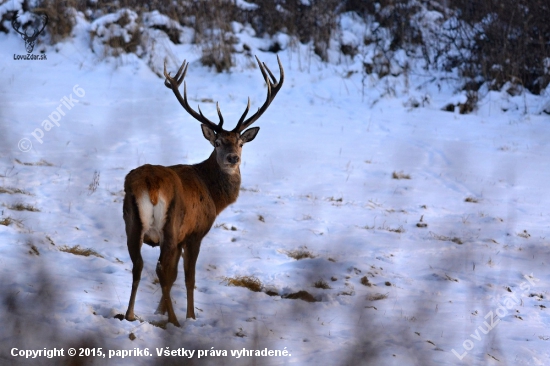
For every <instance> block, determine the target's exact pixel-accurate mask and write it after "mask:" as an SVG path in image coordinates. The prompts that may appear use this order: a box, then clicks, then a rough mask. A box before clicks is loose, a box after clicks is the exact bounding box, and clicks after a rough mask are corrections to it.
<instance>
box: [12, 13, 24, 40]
mask: <svg viewBox="0 0 550 366" xmlns="http://www.w3.org/2000/svg"><path fill="white" fill-rule="evenodd" d="M17 18H18V16H17V15H15V16H14V17H13V18H12V19H11V27H12V28H13V30H14V31H16V32H17V33H19V34H20V35H22V36H23V37H26V36H27V35H26V34H25V33H23V32H20V31H19V30H18V29H17V28H19V26H18V25H15V24H16V23H18V24H19V25H21V23H19V21H17Z"/></svg>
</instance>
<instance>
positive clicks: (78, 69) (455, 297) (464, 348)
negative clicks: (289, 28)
mask: <svg viewBox="0 0 550 366" xmlns="http://www.w3.org/2000/svg"><path fill="white" fill-rule="evenodd" d="M240 4H246V3H245V2H244V1H241V2H240ZM431 16H433V17H434V18H436V19H437V18H438V17H437V16H435V15H434V14H431ZM107 17H108V16H106V17H104V18H101V19H102V20H98V21H96V23H95V24H96V25H94V27H97V28H94V29H97V30H99V29H102V28H101V27H107V26H108V24H111V26H112V25H113V24H114V23H113V22H114V20H115V19H114V18H112V19H111V18H107ZM117 19H118V18H117ZM347 21H348V22H351V20H347ZM78 27H82V29H85V27H86V25H85V24H83V23H79V25H78ZM88 27H89V25H88ZM357 27H360V25H358V26H355V27H354V26H352V25H350V26H349V29H350V31H351V29H354V28H357ZM117 29H118V28H117ZM246 29H247V28H246V27H245V28H243V32H241V33H239V35H238V36H239V39H240V42H241V43H246V44H248V45H249V46H250V47H252V54H257V55H258V57H259V58H260V59H261V60H262V61H264V62H265V63H266V64H267V65H268V66H269V67H270V69H271V70H272V71H273V72H274V73H275V75H276V76H277V75H278V71H277V64H276V58H275V55H274V54H272V53H268V52H262V51H260V50H259V47H256V45H265V42H266V41H265V40H258V39H253V38H252V35H251V34H250V32H248V31H247V30H246ZM123 30H124V29H122V28H120V29H118V30H117V31H120V32H122V31H123ZM122 34H123V33H121V35H122ZM344 37H349V38H350V39H351V35H350V34H348V35H344ZM276 38H277V39H278V40H279V42H280V43H281V44H282V45H284V47H283V48H285V49H284V50H283V51H281V52H280V53H279V56H280V58H281V61H282V63H283V65H284V68H285V75H286V80H285V83H284V86H283V87H282V89H281V91H280V93H279V94H278V95H277V97H276V99H275V100H274V102H273V103H272V104H271V106H270V107H269V110H268V111H267V112H266V113H265V114H264V115H263V116H262V117H261V119H260V120H259V121H258V122H256V124H255V125H257V126H260V127H261V131H260V132H259V134H258V137H257V138H256V139H255V140H254V141H253V142H251V143H250V144H247V145H246V147H245V148H244V152H243V156H242V159H243V163H242V166H241V172H242V182H243V183H242V190H241V193H240V197H239V199H238V200H237V202H236V203H235V204H233V205H231V206H230V207H229V208H227V209H226V210H225V211H224V212H222V213H221V214H220V216H219V217H218V218H217V220H216V223H215V225H214V227H213V228H212V230H211V231H210V233H209V234H208V235H207V236H206V237H205V238H204V240H203V242H202V247H201V253H200V255H199V259H198V263H197V285H196V286H197V288H196V289H195V306H196V308H197V309H196V314H197V319H196V320H184V317H185V312H186V301H185V296H186V295H185V285H184V281H183V270H182V268H180V269H179V278H178V280H177V281H176V284H175V285H174V287H173V289H172V297H173V300H174V302H175V304H174V306H175V312H176V315H177V316H178V318H179V320H180V322H181V323H182V327H181V328H176V327H173V326H172V325H170V324H169V325H167V326H166V329H162V328H159V327H157V326H155V324H156V322H163V321H166V317H164V316H161V315H156V314H154V311H155V309H156V306H157V304H158V301H159V299H160V291H159V285H158V283H156V282H155V279H156V275H155V266H156V260H157V258H158V255H159V251H158V248H150V247H148V246H147V245H144V246H143V249H142V253H143V256H144V263H145V267H144V270H143V274H142V280H141V284H140V287H139V290H138V293H137V300H136V305H135V311H136V314H137V316H138V317H139V318H140V319H142V321H135V322H127V321H120V320H118V319H116V318H115V317H114V316H115V315H117V314H124V313H125V311H126V307H127V304H128V299H129V295H130V290H131V282H132V280H131V269H132V264H131V261H130V258H129V256H128V252H127V249H126V244H125V241H126V235H125V231H124V222H123V220H122V199H123V196H124V192H123V181H124V177H125V175H126V174H127V173H128V172H129V171H130V170H131V169H133V168H135V167H137V166H139V165H142V164H145V163H151V164H162V165H173V164H193V163H198V162H200V161H202V160H204V159H206V158H207V157H208V155H209V154H210V152H211V146H210V144H209V143H208V142H207V141H205V140H204V138H203V137H202V133H201V131H200V126H199V123H197V122H196V121H194V120H193V119H192V118H190V117H189V116H188V115H187V114H186V113H185V112H184V111H183V110H182V108H181V106H180V105H179V103H177V101H176V100H175V98H174V97H173V94H172V93H171V92H170V91H169V90H167V89H166V87H165V86H164V85H163V80H162V79H161V78H159V77H158V72H157V73H155V72H153V71H151V69H152V66H151V65H150V64H149V63H152V64H154V67H155V68H153V70H161V67H162V62H163V60H162V58H160V57H157V58H150V59H146V60H144V59H142V58H138V57H136V56H135V55H127V54H124V55H120V56H119V57H107V58H105V59H101V57H99V56H100V55H97V54H93V53H92V52H91V51H90V47H89V42H90V40H89V36H88V33H87V32H84V31H78V32H76V36H75V38H72V39H70V40H67V41H66V42H65V43H62V44H59V45H57V46H52V47H46V54H47V57H48V60H47V61H27V62H23V61H15V60H13V59H12V57H11V55H12V54H13V53H16V54H19V53H23V51H24V45H23V42H22V40H21V39H20V37H18V36H16V35H14V34H8V35H6V34H0V42H2V45H3V47H2V50H3V51H2V56H3V57H1V58H0V69H1V70H2V73H1V76H0V78H1V79H0V85H2V89H1V93H2V97H1V98H0V116H1V121H2V126H3V127H2V134H1V135H0V136H1V137H0V139H1V142H2V143H1V145H0V146H2V150H1V151H0V162H1V166H0V187H1V188H2V189H3V190H4V191H6V192H5V193H0V199H1V203H2V205H3V207H2V217H1V220H4V219H6V218H8V217H10V218H11V219H12V220H13V222H12V223H11V224H10V225H7V226H5V225H0V238H1V240H0V254H1V255H0V278H1V279H2V281H0V289H1V292H2V294H3V296H6V298H8V299H11V300H10V301H12V302H15V304H16V305H17V306H12V307H10V305H9V304H11V303H10V302H9V301H7V300H6V302H5V303H6V304H7V305H6V306H5V307H4V309H3V310H2V315H1V317H2V324H4V325H5V326H4V327H3V330H2V331H0V339H1V343H2V347H0V349H1V351H0V358H1V359H2V360H3V361H4V360H6V362H9V363H17V362H20V363H22V364H24V363H25V359H24V358H21V357H18V358H15V357H13V356H11V354H10V352H11V350H12V348H13V347H16V348H18V349H35V350H36V349H43V348H48V349H53V348H54V347H57V348H58V349H59V348H65V350H67V349H68V347H70V346H71V345H75V344H80V345H81V346H82V345H88V346H87V347H93V346H94V345H96V346H98V347H99V346H100V347H103V352H108V351H109V350H135V349H138V348H139V349H140V350H144V349H146V348H148V349H149V351H150V352H151V353H152V354H154V355H153V356H149V357H147V356H140V355H137V356H133V357H127V358H124V359H122V358H120V357H116V358H113V359H109V358H108V356H107V357H106V358H105V359H103V358H101V357H99V358H94V359H93V360H95V363H96V364H115V363H116V364H132V365H149V364H152V363H153V362H164V361H167V360H173V361H176V362H180V360H181V357H174V358H168V357H164V356H157V353H156V348H162V347H169V348H170V349H171V350H175V349H177V348H185V349H189V350H196V351H197V353H198V350H209V351H210V350H211V347H213V348H214V349H216V350H226V351H227V352H228V354H229V355H228V356H227V357H224V358H223V360H222V361H220V358H219V357H218V358H215V357H210V356H208V357H207V358H204V357H203V358H202V359H201V360H200V361H204V362H211V363H216V364H219V363H221V362H224V363H226V364H236V365H237V364H238V365H240V364H249V363H252V362H254V359H253V358H252V356H248V357H247V356H243V357H241V358H236V356H231V350H242V349H243V348H246V349H259V350H263V349H264V348H267V349H269V350H281V351H282V350H287V351H288V352H289V354H290V355H289V356H280V357H267V358H266V357H262V358H261V359H260V360H257V361H256V362H259V363H261V364H273V365H276V364H277V365H278V364H300V365H302V364H304V365H305V364H321V365H334V364H346V363H353V364H361V363H363V364H384V365H401V364H439V365H456V364H462V363H467V364H487V365H492V364H495V365H496V364H502V363H512V362H513V363H514V364H517V365H531V364H540V365H542V364H548V363H550V353H549V351H548V349H549V347H548V342H549V341H550V340H549V339H550V333H549V331H548V327H549V325H550V318H549V316H548V307H549V306H550V305H548V300H547V299H548V296H549V293H548V285H549V281H550V275H549V273H548V270H547V269H546V266H547V264H548V263H547V262H548V261H549V259H550V258H549V251H548V247H549V244H548V239H547V231H548V227H549V224H548V222H549V215H550V211H549V209H548V207H550V196H549V195H548V193H547V191H548V187H547V186H548V184H547V182H548V181H549V180H550V171H549V170H548V156H549V154H550V147H549V145H548V141H549V140H550V130H549V129H548V128H547V127H548V126H547V124H548V122H549V120H548V116H547V115H546V114H544V113H542V112H541V109H543V108H544V107H547V101H545V98H547V97H545V95H542V96H533V95H530V94H526V93H525V92H524V93H522V94H521V95H518V96H511V95H509V94H508V93H507V92H506V90H502V91H488V90H486V91H484V90H482V91H481V100H480V103H479V108H478V110H477V111H475V112H474V113H472V114H469V115H460V114H458V113H451V112H445V111H443V110H442V108H443V107H444V106H445V105H446V104H448V103H449V101H451V102H457V103H458V102H463V98H464V96H462V95H461V94H460V93H457V92H456V90H457V89H456V85H455V84H453V81H452V79H448V78H446V77H443V76H441V75H435V76H434V75H428V74H427V73H422V72H420V71H418V70H417V69H414V68H413V70H414V72H410V73H408V74H400V75H398V76H391V75H388V76H386V77H385V78H383V79H378V78H377V77H374V76H367V77H366V78H364V76H363V75H362V73H361V72H357V70H361V66H362V64H361V61H356V62H355V63H344V62H343V63H341V64H338V63H331V64H324V63H322V62H321V61H319V60H318V58H316V56H312V55H311V53H309V48H308V46H307V45H305V46H304V45H295V46H293V47H292V49H286V45H287V44H288V43H290V41H288V37H286V36H285V35H282V34H280V35H278V36H277V37H276ZM163 42H167V41H166V40H164V41H163ZM167 47H168V46H167ZM170 52H172V53H173V54H174V58H175V59H176V60H178V62H181V61H183V60H184V59H187V60H188V61H190V66H189V70H188V73H187V76H186V83H187V92H188V97H189V100H190V104H191V105H192V106H193V107H196V105H197V104H200V106H201V110H202V111H203V113H204V114H205V115H206V116H210V117H211V118H213V119H215V118H216V117H215V116H216V112H215V102H216V101H219V103H220V108H221V110H222V112H223V114H224V118H225V120H226V124H228V125H229V124H231V121H233V123H236V121H237V120H238V118H239V117H240V115H241V113H242V111H243V110H244V108H245V106H246V101H247V97H248V96H250V99H251V110H254V108H257V107H259V106H260V105H261V104H262V103H263V101H264V100H265V93H266V90H265V84H264V82H263V81H262V78H261V75H260V72H259V71H258V69H257V68H255V67H254V66H251V65H253V59H252V58H249V57H248V56H246V55H244V54H240V55H236V56H235V57H236V66H235V67H234V68H233V70H232V72H231V73H222V74H215V73H214V72H213V71H211V70H209V69H208V68H205V67H203V66H201V65H200V63H199V62H198V61H197V60H198V59H199V58H200V50H198V49H197V48H194V47H193V46H192V45H190V44H181V45H173V44H170ZM396 59H398V60H399V61H400V62H401V61H403V62H408V61H410V60H407V59H406V55H405V54H404V53H397V55H396ZM176 67H177V66H176V65H173V66H170V70H172V72H175V68H176ZM78 88H81V89H82V91H83V92H78V90H79V89H78ZM71 96H72V99H73V100H75V101H74V102H73V105H72V106H71V108H70V109H69V108H67V107H66V106H65V107H62V110H63V112H64V113H65V115H62V116H60V118H59V120H58V123H59V126H57V125H55V124H54V125H53V126H52V127H51V128H50V129H49V130H46V129H45V127H44V124H43V122H42V121H45V120H50V121H51V120H52V118H53V119H55V118H56V116H55V112H56V111H57V108H58V106H60V105H62V101H61V100H62V99H63V100H66V99H64V97H67V99H71ZM414 101H416V103H415V102H414ZM545 103H546V104H545ZM228 127H229V126H228ZM37 129H41V130H42V132H43V137H42V138H41V140H42V143H40V142H39V141H38V140H37V139H36V138H35V137H34V136H33V135H32V133H35V135H37V134H39V133H38V132H37ZM22 138H27V139H28V140H29V141H30V142H31V143H32V149H30V151H28V152H23V151H21V150H20V149H19V148H18V142H19V141H20V140H21V139H22ZM394 173H395V175H396V176H398V177H402V178H406V176H408V177H409V178H410V179H393V178H392V176H393V175H394ZM95 176H98V177H99V185H98V186H96V187H95V188H94V185H93V182H94V177H95ZM15 189H20V190H23V191H24V192H23V193H16V191H15ZM18 203H22V204H23V205H30V206H32V207H34V208H36V209H38V210H40V211H39V212H33V211H28V210H24V211H17V210H15V209H13V206H14V205H16V204H18ZM420 222H422V223H425V224H427V227H419V226H417V224H418V223H420ZM233 227H234V228H235V230H233V229H232V228H233ZM76 245H79V246H80V247H81V248H90V249H93V250H94V251H95V252H97V253H98V254H99V255H100V256H101V257H97V256H93V255H92V256H88V257H84V256H78V255H73V254H70V253H66V252H63V251H61V250H60V249H62V247H64V246H67V247H73V246H76ZM296 250H301V251H304V252H309V253H311V255H312V256H313V258H305V259H300V260H296V259H293V258H292V257H290V256H289V252H292V251H296ZM235 276H255V277H256V278H258V279H259V280H260V281H261V283H262V284H263V286H264V290H263V291H262V292H251V291H249V290H248V289H245V288H241V287H231V286H228V285H227V281H226V279H227V278H231V277H235ZM364 277H366V278H367V279H368V283H370V285H371V286H366V285H364V284H362V280H361V279H362V278H364ZM319 280H322V281H325V282H326V283H327V284H328V285H329V286H330V289H321V288H315V287H314V286H313V284H314V283H315V282H317V281H319ZM363 281H364V280H363ZM266 290H272V291H275V292H277V293H278V294H279V296H268V295H267V294H266V293H265V291H266ZM301 290H304V291H308V292H309V293H310V294H311V295H313V297H314V298H315V299H316V300H317V301H316V302H311V303H310V302H306V301H302V300H299V299H285V298H283V297H281V295H288V294H292V293H296V292H298V291H301ZM491 324H493V325H495V328H494V329H492V330H489V331H487V330H488V327H490V326H491ZM18 327H20V328H18ZM21 327H23V329H24V328H29V329H32V330H31V331H30V333H28V334H26V333H24V334H25V335H24V336H22V335H21V334H20V332H19V331H18V329H19V330H20V329H21ZM130 334H133V335H134V336H135V339H134V340H131V339H130V338H129V335H130ZM79 342H80V343H79ZM165 349H166V348H165ZM453 350H454V352H453ZM197 353H196V354H195V357H194V358H195V359H196V358H197ZM455 353H456V354H458V356H456V355H455ZM460 357H463V358H462V360H461V359H460ZM38 360H39V361H40V362H42V363H43V364H55V363H54V361H52V359H46V358H39V359H38ZM53 360H55V359H53ZM353 360H355V361H353ZM352 361H353V362H352ZM30 362H37V361H36V360H31V361H30ZM30 362H29V363H30ZM33 364H34V363H33Z"/></svg>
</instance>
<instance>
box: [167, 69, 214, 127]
mask: <svg viewBox="0 0 550 366" xmlns="http://www.w3.org/2000/svg"><path fill="white" fill-rule="evenodd" d="M188 66H189V63H188V62H186V61H185V60H184V61H183V63H182V64H181V67H180V69H179V70H178V72H177V73H176V75H175V76H174V77H173V78H172V77H171V76H170V73H168V72H166V61H165V62H164V77H165V78H166V80H164V85H165V86H166V87H167V88H169V89H172V91H173V92H174V95H175V96H176V98H177V99H178V101H179V102H180V104H181V106H182V107H183V109H185V110H186V111H187V113H189V114H190V115H191V116H193V117H194V118H195V119H196V120H197V121H199V122H201V123H203V124H205V125H207V126H208V127H210V128H211V129H212V130H214V131H216V132H220V131H222V126H223V116H222V112H221V111H220V106H219V105H218V103H216V109H217V110H218V116H220V123H218V124H215V123H214V122H212V121H210V120H209V119H208V118H206V117H205V116H204V115H203V114H202V112H201V107H200V106H199V107H198V108H199V113H197V112H195V110H193V108H191V106H189V103H188V102H187V85H186V84H185V82H183V98H182V96H181V94H180V91H179V86H180V85H181V83H182V81H183V79H184V78H185V74H186V73H187V67H188Z"/></svg>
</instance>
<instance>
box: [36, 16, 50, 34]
mask: <svg viewBox="0 0 550 366" xmlns="http://www.w3.org/2000/svg"><path fill="white" fill-rule="evenodd" d="M42 15H44V17H43V19H44V25H43V26H42V28H41V29H40V30H39V31H38V33H41V32H42V31H43V30H44V28H46V25H48V19H49V18H48V14H46V13H44V14H42Z"/></svg>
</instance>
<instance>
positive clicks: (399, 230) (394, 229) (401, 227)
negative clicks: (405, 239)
mask: <svg viewBox="0 0 550 366" xmlns="http://www.w3.org/2000/svg"><path fill="white" fill-rule="evenodd" d="M378 230H385V231H389V232H390V233H397V234H403V233H404V232H405V228H404V227H403V226H399V227H397V228H392V227H389V226H386V224H385V223H384V224H382V226H379V227H378Z"/></svg>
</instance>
